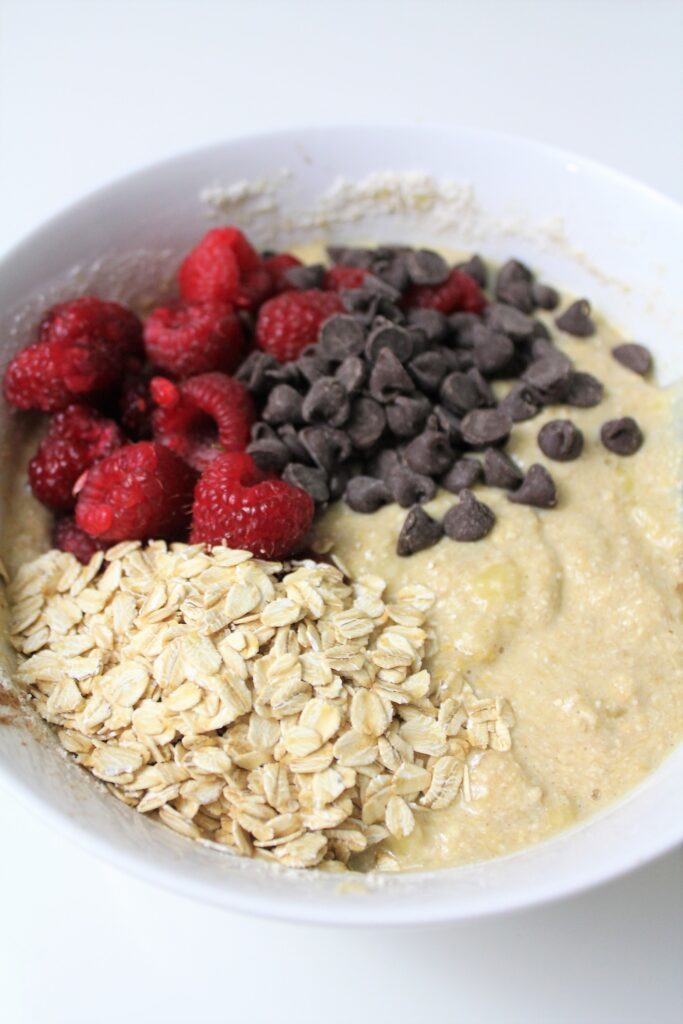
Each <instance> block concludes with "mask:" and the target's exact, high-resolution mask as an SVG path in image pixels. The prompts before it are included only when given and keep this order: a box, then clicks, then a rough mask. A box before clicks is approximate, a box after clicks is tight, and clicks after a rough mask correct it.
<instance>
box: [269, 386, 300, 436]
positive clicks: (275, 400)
mask: <svg viewBox="0 0 683 1024" xmlns="http://www.w3.org/2000/svg"><path fill="white" fill-rule="evenodd" d="M302 404H303V398H302V397H301V395H300V394H299V392H298V391H295V390H294V388H293V387H292V386H291V385H290V384H276V385H275V387H274V388H273V390H272V391H271V392H270V394H269V395H268V401H267V402H266V405H265V408H264V410H263V412H262V413H261V416H262V417H263V419H264V420H265V422H266V423H270V424H271V425H272V426H274V427H277V426H280V424H282V423H294V424H295V425H297V424H299V423H301V422H302V414H301V406H302Z"/></svg>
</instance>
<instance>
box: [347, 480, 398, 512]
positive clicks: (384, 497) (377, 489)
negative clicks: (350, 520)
mask: <svg viewBox="0 0 683 1024" xmlns="http://www.w3.org/2000/svg"><path fill="white" fill-rule="evenodd" d="M344 501H345V502H346V504H347V505H348V506H349V508H352V509H353V511H354V512H365V513H368V512H376V511H377V509H378V508H381V507H382V505H386V504H387V502H389V501H391V494H390V493H389V489H388V487H387V486H386V484H385V483H383V481H382V480H376V479H375V478H374V477H372V476H354V477H353V478H352V479H351V480H349V482H348V484H347V485H346V490H345V492H344Z"/></svg>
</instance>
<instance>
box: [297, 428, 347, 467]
mask: <svg viewBox="0 0 683 1024" xmlns="http://www.w3.org/2000/svg"><path fill="white" fill-rule="evenodd" d="M299 437H300V439H301V442H302V444H303V445H304V448H305V449H306V451H307V452H308V453H309V455H310V456H311V458H312V459H313V461H314V462H315V464H316V465H317V466H320V468H321V469H324V470H325V472H326V473H328V474H330V473H332V472H333V470H335V469H336V468H337V463H338V462H343V461H344V459H348V457H349V456H350V454H351V440H350V438H349V437H348V435H347V434H345V433H343V432H342V431H341V430H336V429H335V428H334V427H329V426H327V424H320V425H318V426H315V427H304V429H303V430H301V431H299Z"/></svg>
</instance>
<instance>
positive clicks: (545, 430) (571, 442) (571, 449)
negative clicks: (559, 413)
mask: <svg viewBox="0 0 683 1024" xmlns="http://www.w3.org/2000/svg"><path fill="white" fill-rule="evenodd" d="M538 447H539V448H540V449H541V451H542V452H543V454H544V455H547V456H548V458H549V459H555V461H556V462H571V461H572V459H578V457H579V455H580V454H581V452H582V451H583V434H582V433H581V431H580V430H579V428H578V427H576V426H575V425H574V424H573V423H572V421H571V420H550V422H548V423H546V424H545V426H543V427H541V429H540V431H539V433H538Z"/></svg>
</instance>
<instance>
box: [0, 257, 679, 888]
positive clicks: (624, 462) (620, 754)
mask: <svg viewBox="0 0 683 1024" xmlns="http://www.w3.org/2000/svg"><path fill="white" fill-rule="evenodd" d="M304 255H305V257H306V259H307V260H311V259H316V258H319V256H320V253H319V251H316V250H314V249H311V248H308V249H307V250H306V251H305V252H304ZM547 322H548V324H549V325H551V320H550V319H548V320H547ZM598 323H599V331H598V334H597V335H596V336H594V337H593V338H590V339H588V340H586V341H582V340H575V339H572V338H570V337H569V336H567V335H561V334H560V333H559V332H557V331H556V330H555V329H554V327H551V329H552V331H553V335H554V336H555V337H557V338H558V339H559V344H560V347H562V348H563V349H564V351H565V352H566V353H567V354H568V355H569V356H570V357H571V358H572V360H573V361H574V363H575V365H576V367H577V368H578V369H581V370H587V371H589V372H591V373H593V374H594V375H595V376H597V377H598V378H599V379H600V380H601V381H602V382H603V384H604V385H605V400H604V401H603V402H602V403H601V404H600V405H599V406H597V407H596V408H594V409H574V408H572V409H569V408H563V407H561V406H556V407H553V408H552V409H550V410H547V411H545V412H544V413H543V414H542V415H540V416H538V417H536V418H535V419H533V420H531V421H528V422H527V423H522V424H517V425H516V426H515V429H514V432H513V435H512V440H511V442H510V444H509V446H508V451H509V452H510V453H511V454H512V455H513V457H514V458H516V459H517V460H518V462H519V464H520V466H521V467H522V468H525V467H528V466H529V465H530V464H531V463H532V462H541V463H543V464H544V465H546V466H547V467H548V469H549V470H550V472H551V473H552V475H553V477H554V479H555V481H556V483H557V488H558V498H559V503H558V507H557V508H556V509H554V510H549V511H539V510H536V509H532V508H529V507H525V506H520V505H514V504H511V503H510V502H508V501H507V500H506V497H505V494H504V493H503V492H502V491H497V490H495V489H490V488H485V487H478V488H477V496H478V497H480V498H481V499H482V500H484V501H485V502H486V503H487V504H489V505H490V506H491V507H492V508H493V509H494V511H495V513H496V516H497V523H496V526H495V528H494V530H493V531H492V532H491V534H490V535H489V536H488V537H487V538H486V539H485V540H483V541H479V542H477V543H474V544H458V543H456V542H454V541H452V540H450V539H448V538H444V539H443V540H441V541H440V542H439V544H438V545H436V546H435V547H432V548H430V549H429V550H426V551H423V552H421V553H419V554H417V555H413V556H412V557H410V558H406V559H401V558H398V556H397V555H396V554H395V545H396V538H397V536H398V533H399V530H400V527H401V524H402V522H403V520H404V518H405V515H406V512H405V510H404V509H401V508H400V507H398V506H397V505H389V506H387V507H385V508H383V509H381V510H380V511H378V512H376V513H374V514H373V515H369V516H363V515H359V514H357V513H355V512H352V511H351V510H350V509H349V508H347V507H346V506H345V505H343V504H341V503H338V504H336V505H335V506H333V507H332V508H331V509H330V510H329V511H328V512H327V513H326V514H325V515H324V516H323V517H322V519H321V520H320V521H319V523H318V525H317V538H318V540H320V541H324V540H325V539H326V538H330V539H333V540H334V550H335V552H336V554H337V555H338V556H339V558H340V559H341V560H342V562H343V563H345V564H346V566H348V568H349V570H350V571H351V573H352V574H354V575H356V574H359V573H361V572H363V571H367V570H368V569H370V570H371V571H372V572H375V573H377V574H378V575H380V576H382V577H384V578H385V579H386V580H387V581H388V583H389V585H390V587H394V586H395V587H398V586H399V585H403V584H406V583H410V582H420V583H424V584H426V585H427V586H428V587H430V588H432V589H433V590H434V591H435V592H436V593H437V594H438V602H437V605H436V609H435V611H434V612H433V620H432V621H433V625H434V629H435V631H436V634H437V638H438V641H439V650H438V653H437V654H436V655H435V656H434V658H433V662H432V664H431V666H430V667H431V669H432V670H433V671H434V672H436V673H437V674H439V675H440V676H445V675H446V674H448V673H453V672H455V674H456V679H457V680H458V683H456V686H458V685H460V684H461V683H462V681H463V680H469V681H471V682H472V684H473V685H474V687H475V689H476V691H477V692H478V694H479V695H480V696H482V697H483V696H494V697H505V698H507V699H508V700H509V701H510V703H511V705H512V707H513V709H514V713H515V718H516V724H515V727H514V730H513V749H512V753H511V754H510V753H506V754H501V753H497V752H495V751H492V750H488V751H486V752H484V753H483V754H478V755H476V756H475V758H474V760H473V761H472V762H471V764H470V777H471V788H472V793H471V799H470V800H465V799H464V798H463V797H462V795H461V797H460V798H459V799H458V801H457V802H456V803H455V804H454V805H452V806H451V807H450V808H448V809H447V810H445V811H439V812H434V811H429V812H427V811H421V812H418V813H417V815H416V817H417V822H418V826H417V829H416V831H415V832H414V833H413V834H412V835H411V836H410V837H409V838H408V839H407V840H403V841H400V842H399V841H396V840H392V841H391V846H390V849H391V850H392V851H393V853H394V854H395V856H396V860H397V866H399V867H401V868H431V867H439V866H445V865H451V864H458V863H463V862H467V861H472V860H477V859H482V858H487V857H492V856H497V855H501V854H505V853H509V852H510V851H512V850H515V849H517V848H519V847H521V846H525V845H527V844H530V843H533V842H537V841H538V840H539V839H541V838H543V837H545V836H548V835H550V834H551V833H553V832H555V831H557V830H558V829H560V828H563V827H566V826H568V825H571V824H573V823H575V822H577V821H579V820H580V819H582V818H585V817H587V816H589V815H591V814H594V813H595V812H596V811H597V810H598V809H600V808H601V807H604V806H605V805H606V804H608V803H610V802H611V801H613V800H615V799H616V798H617V797H619V796H620V795H622V794H623V793H624V792H625V791H626V790H627V789H629V788H630V787H632V786H633V785H634V784H635V783H637V782H638V781H639V780H640V779H642V777H643V776H644V775H646V774H647V773H648V772H650V771H652V770H653V769H654V768H655V767H656V766H657V765H658V764H659V762H660V761H661V760H662V759H663V758H664V757H665V756H666V754H668V753H669V751H671V750H672V749H673V747H674V746H676V744H677V743H678V742H680V740H681V738H682V737H683V618H682V609H681V600H680V594H679V589H678V588H679V585H680V581H681V578H682V575H683V531H682V530H681V521H680V509H679V480H680V466H679V449H680V441H679V439H678V438H677V437H676V436H675V435H674V423H673V411H672V406H673V399H672V395H671V394H670V393H669V392H666V391H663V390H661V389H659V388H657V387H656V386H655V385H654V384H653V383H651V382H649V381H647V380H643V379H641V378H640V377H638V376H637V375H636V374H634V373H632V372H630V371H629V370H626V369H624V368H623V367H621V366H620V365H619V364H618V363H617V362H616V361H615V360H614V359H613V358H612V356H611V355H610V349H611V348H612V347H613V346H614V345H615V344H616V343H617V341H618V340H621V339H619V338H618V337H617V336H616V335H615V334H614V332H613V331H611V330H610V328H609V327H608V326H607V325H606V324H604V323H602V322H599V321H598ZM622 415H633V416H634V417H635V418H636V419H637V420H638V422H639V423H640V425H641V428H642V430H643V432H644V435H645V444H644V445H643V447H642V448H641V450H640V451H639V452H638V453H637V454H636V455H634V456H632V457H630V458H620V457H618V456H616V455H613V454H610V453H609V452H608V451H607V450H606V449H605V448H604V447H603V446H602V445H601V443H600V441H599V438H598V434H599V428H600V425H601V424H602V423H603V422H604V421H605V420H607V419H611V418H613V417H617V416H622ZM563 416H566V417H568V418H571V419H572V420H573V421H574V422H575V423H576V425H577V426H578V427H579V428H580V429H581V430H582V431H583V434H584V438H585V447H584V452H583V454H582V455H581V457H580V458H579V459H578V460H576V461H574V462H569V463H559V462H551V461H550V460H547V459H546V458H545V457H544V456H543V455H542V454H541V452H540V450H539V448H538V445H537V442H536V437H537V434H538V431H539V429H540V428H541V426H542V425H543V424H544V423H545V422H547V421H548V420H549V419H554V418H557V417H563ZM21 472H22V473H23V470H22V471H21ZM456 501H457V498H455V496H453V495H451V494H447V493H445V492H441V493H440V494H439V495H438V496H437V497H436V498H435V499H434V501H432V502H430V503H429V504H428V505H427V506H426V509H427V511H428V512H430V513H432V514H433V515H436V516H439V517H440V516H442V515H443V513H444V512H445V511H446V510H447V509H448V508H449V507H450V506H451V505H452V504H454V503H455V502H456ZM8 519H9V521H10V522H11V523H12V524H13V525H12V528H11V529H10V531H9V532H8V533H7V534H6V536H5V544H4V548H5V550H4V554H5V556H6V558H7V560H8V562H9V567H10V570H13V569H14V568H15V567H16V566H17V565H18V564H19V563H21V562H22V561H24V560H26V559H27V558H29V557H33V556H34V555H35V554H36V553H37V552H38V551H40V550H42V549H44V548H45V546H46V544H47V523H48V519H47V517H46V516H45V515H44V514H43V512H42V510H40V509H39V507H38V505H37V503H36V502H35V501H34V500H33V499H32V498H31V497H30V496H29V495H28V493H27V491H26V485H25V476H24V477H23V479H21V480H20V481H19V480H18V481H17V485H16V486H15V487H14V488H13V492H12V497H11V500H10V508H9V516H8ZM359 866H362V865H359Z"/></svg>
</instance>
